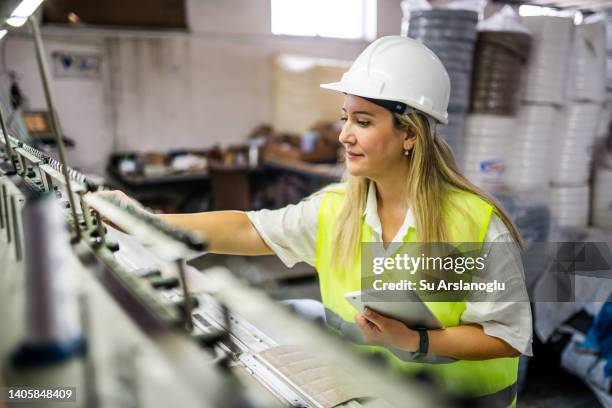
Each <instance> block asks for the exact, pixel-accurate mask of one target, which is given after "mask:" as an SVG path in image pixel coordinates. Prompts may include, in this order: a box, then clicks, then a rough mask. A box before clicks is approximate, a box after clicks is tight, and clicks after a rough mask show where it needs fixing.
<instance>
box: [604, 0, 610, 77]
mask: <svg viewBox="0 0 612 408" xmlns="http://www.w3.org/2000/svg"><path fill="white" fill-rule="evenodd" d="M605 12H606V48H607V52H606V60H607V62H606V77H607V82H608V87H612V10H610V9H608V10H606V11H605Z"/></svg>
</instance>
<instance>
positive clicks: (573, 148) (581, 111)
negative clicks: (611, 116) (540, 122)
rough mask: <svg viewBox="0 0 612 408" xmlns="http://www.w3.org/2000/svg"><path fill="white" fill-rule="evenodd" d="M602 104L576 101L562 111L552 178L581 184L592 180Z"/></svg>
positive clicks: (558, 181) (565, 182)
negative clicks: (592, 166) (596, 136)
mask: <svg viewBox="0 0 612 408" xmlns="http://www.w3.org/2000/svg"><path fill="white" fill-rule="evenodd" d="M601 110H602V109H601V105H598V104H593V103H572V104H569V105H566V106H564V107H563V109H562V110H561V111H560V114H559V117H558V121H557V129H556V131H555V134H554V137H553V140H552V147H553V149H552V156H551V157H554V158H555V159H554V160H552V161H551V162H550V163H551V170H550V175H551V181H552V182H553V183H556V184H581V183H586V182H587V181H588V179H589V174H590V170H591V161H592V158H593V152H592V150H593V149H592V148H593V143H594V141H595V133H596V132H597V127H598V125H599V115H600V114H601Z"/></svg>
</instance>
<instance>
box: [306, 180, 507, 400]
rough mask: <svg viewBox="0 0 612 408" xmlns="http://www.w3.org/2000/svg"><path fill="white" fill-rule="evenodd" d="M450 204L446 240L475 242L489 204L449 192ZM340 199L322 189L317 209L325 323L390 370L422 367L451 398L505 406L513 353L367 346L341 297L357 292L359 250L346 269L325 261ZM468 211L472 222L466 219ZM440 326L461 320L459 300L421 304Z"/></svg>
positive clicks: (365, 238)
mask: <svg viewBox="0 0 612 408" xmlns="http://www.w3.org/2000/svg"><path fill="white" fill-rule="evenodd" d="M449 194H450V195H449V202H451V203H453V206H450V205H449V206H447V207H445V208H444V209H443V213H444V214H445V218H444V219H445V222H446V225H447V228H448V231H449V237H450V238H451V239H450V241H451V242H480V243H482V242H483V241H484V236H485V233H486V230H487V227H488V223H489V219H490V216H491V213H492V211H493V207H492V206H491V205H490V204H488V203H486V202H485V201H484V200H482V199H480V197H478V196H476V195H473V194H471V193H462V192H452V193H449ZM343 199H344V194H343V192H341V191H340V192H339V191H329V192H326V193H325V196H324V197H323V200H322V202H321V206H320V209H319V218H318V235H317V262H316V268H317V271H318V274H319V282H320V286H321V298H322V300H323V304H324V305H325V308H326V311H325V314H326V319H327V324H328V325H329V326H330V327H331V328H332V329H333V330H335V331H337V332H339V334H340V335H341V336H342V337H344V338H346V339H348V340H350V341H351V342H353V343H355V344H356V347H357V348H359V349H362V350H364V351H366V352H370V353H378V354H382V355H384V357H385V358H386V360H387V361H388V363H389V365H390V367H391V368H393V369H396V370H399V371H401V372H404V373H416V372H419V371H426V372H428V373H429V374H431V376H432V378H434V380H435V381H437V382H438V383H439V385H441V386H442V387H443V388H444V389H446V390H447V391H448V392H449V393H451V394H452V395H455V396H460V397H467V398H469V400H470V401H473V402H474V403H476V404H477V405H479V406H480V404H481V403H487V404H489V405H488V406H509V405H512V404H514V402H513V401H514V400H515V397H516V380H517V374H518V357H512V358H497V359H489V360H480V361H467V360H454V359H452V358H448V357H441V356H430V355H427V356H422V355H418V354H417V353H410V352H406V351H403V350H398V349H393V348H386V347H382V346H375V345H367V344H364V342H363V337H362V335H361V331H360V330H359V328H358V327H357V326H356V325H355V323H354V318H355V315H356V313H357V312H356V311H355V309H354V308H353V307H352V306H351V305H350V304H349V303H348V302H347V301H346V300H345V299H344V295H345V294H346V293H347V292H352V291H355V290H361V265H360V260H361V251H360V250H359V252H358V253H357V254H355V256H356V258H355V260H356V262H354V264H353V266H352V267H351V268H348V267H346V266H340V267H337V266H334V264H333V261H332V259H331V250H332V247H333V241H332V240H333V233H334V227H335V225H334V224H335V218H336V215H337V214H338V211H339V209H340V207H341V205H342V201H343ZM465 214H469V215H470V217H472V218H473V220H471V221H469V217H466V215H465ZM361 230H362V232H361V242H371V230H370V228H369V227H368V225H367V224H366V223H365V221H364V220H363V218H362V228H361ZM404 241H405V242H415V241H416V231H414V228H410V230H409V231H408V233H407V234H406V237H405V238H404ZM426 304H427V306H428V307H429V308H430V309H431V311H432V312H433V314H434V315H435V316H436V318H438V320H440V321H441V322H442V324H443V325H444V326H445V327H452V326H457V325H459V324H461V322H460V319H461V314H462V313H463V311H464V310H465V303H463V302H426Z"/></svg>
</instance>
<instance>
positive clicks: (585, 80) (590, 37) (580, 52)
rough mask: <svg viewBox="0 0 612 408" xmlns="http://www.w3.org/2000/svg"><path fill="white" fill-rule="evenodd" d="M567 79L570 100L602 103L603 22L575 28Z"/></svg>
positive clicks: (604, 57) (604, 65) (604, 54)
mask: <svg viewBox="0 0 612 408" xmlns="http://www.w3.org/2000/svg"><path fill="white" fill-rule="evenodd" d="M569 79H570V80H569V81H568V86H569V89H568V99H569V100H574V101H591V102H603V101H604V99H605V97H606V27H605V24H604V23H603V22H597V23H593V24H582V25H579V26H576V29H575V35H574V43H573V47H572V58H571V64H570V75H569Z"/></svg>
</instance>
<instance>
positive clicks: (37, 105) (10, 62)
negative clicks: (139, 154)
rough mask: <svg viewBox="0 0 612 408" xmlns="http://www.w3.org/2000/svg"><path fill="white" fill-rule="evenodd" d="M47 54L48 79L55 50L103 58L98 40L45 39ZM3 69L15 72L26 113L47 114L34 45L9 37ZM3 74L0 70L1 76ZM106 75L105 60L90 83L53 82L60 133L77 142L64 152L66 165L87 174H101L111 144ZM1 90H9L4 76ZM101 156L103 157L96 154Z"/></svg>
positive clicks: (103, 45)
mask: <svg viewBox="0 0 612 408" xmlns="http://www.w3.org/2000/svg"><path fill="white" fill-rule="evenodd" d="M45 51H46V54H47V60H48V62H49V67H50V71H51V75H52V76H53V67H52V59H51V55H52V53H53V52H54V51H64V52H74V53H82V54H97V55H102V56H103V57H104V56H106V55H107V45H106V41H105V40H104V39H102V38H98V39H96V38H88V39H78V40H71V39H62V40H59V41H58V40H56V39H55V38H52V39H47V40H46V41H45ZM3 58H4V66H5V67H6V68H7V70H9V71H10V70H14V71H16V72H17V73H18V78H19V80H18V83H19V85H20V88H21V90H22V92H23V93H24V95H25V96H26V97H27V105H26V108H27V109H31V110H46V109H47V105H46V102H45V96H44V93H43V87H42V82H41V77H40V74H39V70H38V65H37V64H36V56H35V51H34V44H33V42H32V41H31V40H30V39H29V38H24V37H21V36H19V37H16V38H10V39H9V40H8V41H7V42H6V49H5V50H4V53H3ZM3 74H4V72H3ZM109 80H110V71H109V67H108V58H103V59H102V67H101V76H100V78H94V79H82V78H55V77H53V78H52V83H51V88H52V93H53V97H54V101H55V104H56V105H57V106H56V109H57V111H58V114H59V117H60V123H61V125H62V129H63V131H64V134H65V135H66V136H67V137H69V138H71V139H74V140H75V141H76V142H77V145H76V148H75V149H70V150H68V160H69V162H70V163H71V164H72V165H74V166H76V167H79V168H83V169H87V170H90V169H91V170H93V169H95V170H102V169H103V168H104V165H105V162H106V159H107V157H106V156H107V155H108V152H110V151H111V149H112V146H113V138H112V134H113V127H112V116H111V110H110V106H111V105H112V103H113V99H112V95H111V92H110V89H109V87H108V84H109V82H110V81H109ZM1 83H2V90H3V91H5V90H7V89H8V78H7V76H6V75H3V76H2V82H1ZM99 152H102V153H103V154H98V153H99Z"/></svg>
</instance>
